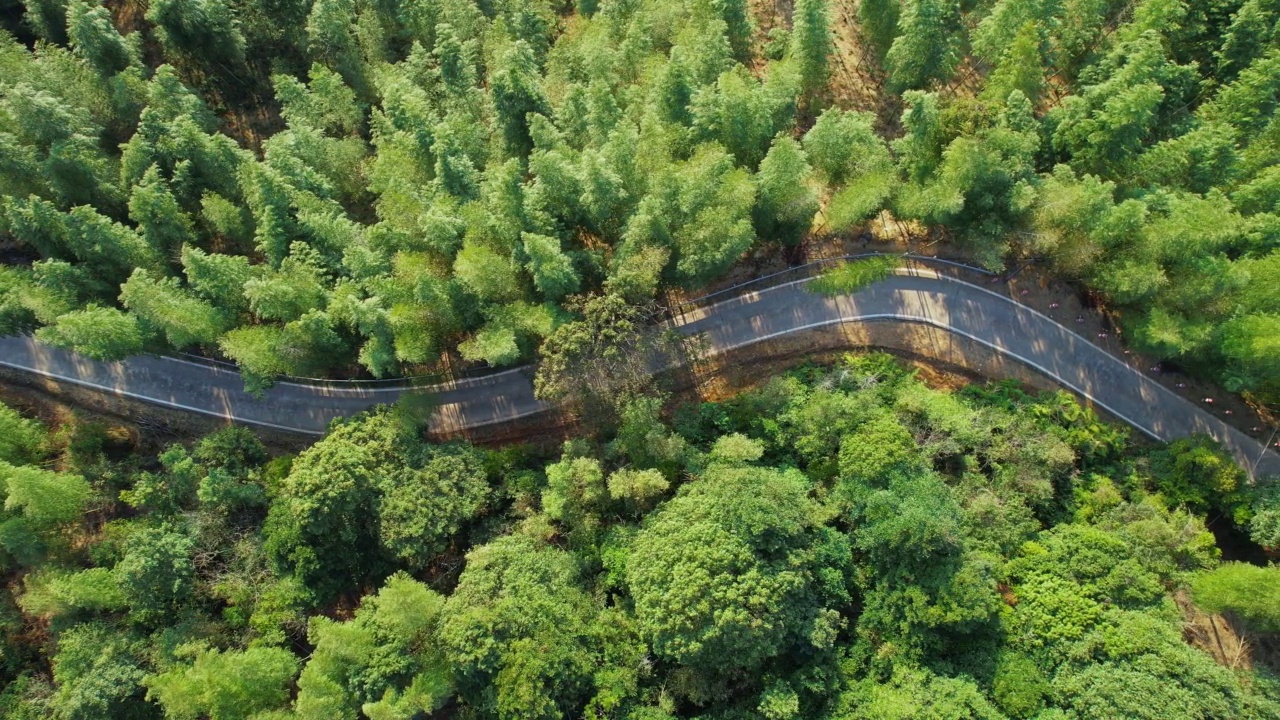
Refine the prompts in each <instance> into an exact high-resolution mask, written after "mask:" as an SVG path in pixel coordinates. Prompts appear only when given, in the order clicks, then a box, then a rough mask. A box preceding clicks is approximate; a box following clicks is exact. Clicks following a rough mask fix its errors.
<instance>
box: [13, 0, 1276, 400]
mask: <svg viewBox="0 0 1280 720" xmlns="http://www.w3.org/2000/svg"><path fill="white" fill-rule="evenodd" d="M11 4H13V3H11ZM828 5H829V3H828V2H827V0H799V1H797V2H796V3H794V5H793V7H791V11H790V13H789V14H788V15H787V16H786V17H783V18H781V20H782V22H783V26H781V27H775V28H774V31H772V32H771V33H770V34H769V35H768V37H767V38H766V37H764V35H763V34H762V33H759V32H758V31H757V29H756V25H757V23H756V22H755V18H753V16H752V11H751V10H750V9H749V8H748V3H746V2H743V1H742V0H696V1H695V2H689V3H681V2H674V1H672V0H590V1H587V0H582V1H580V2H576V3H570V2H568V1H567V0H502V1H501V2H479V1H477V0H441V1H440V2H430V3H417V2H409V1H407V0H405V1H403V2H401V1H400V0H388V1H387V2H381V3H363V2H355V3H352V2H340V1H338V0H201V1H200V2H188V3H177V2H159V1H158V0H157V2H155V3H153V4H151V5H150V6H148V7H147V8H146V10H145V14H142V13H141V12H132V11H126V10H123V9H122V8H120V7H116V6H114V5H113V6H110V7H102V6H99V5H97V4H95V3H94V2H89V1H88V0H77V1H76V2H72V3H66V2H62V1H61V0H26V1H25V2H24V3H22V6H21V7H22V8H25V12H24V13H23V14H22V18H21V22H10V23H8V25H7V26H6V27H8V30H9V32H11V33H14V35H13V36H12V37H10V36H9V35H6V34H2V33H3V31H2V30H0V74H2V76H3V80H0V170H2V171H3V172H0V196H3V197H2V198H0V243H10V242H11V243H14V244H15V245H16V246H17V247H18V248H21V249H22V251H23V252H24V253H29V255H30V256H31V257H38V258H39V259H38V260H36V261H35V262H33V263H32V264H30V265H28V266H23V265H0V331H4V332H13V331H29V330H33V329H37V328H38V329H39V330H38V336H39V337H40V338H41V339H42V340H44V341H45V342H49V343H52V344H56V345H60V346H64V347H70V348H73V349H75V350H77V351H79V352H82V353H84V354H87V355H90V356H92V357H97V358H117V357H122V356H125V355H128V354H132V353H137V352H140V351H144V350H148V349H162V348H174V349H184V348H185V349H198V350H199V351H202V352H206V353H211V354H220V355H222V356H224V357H227V358H230V359H232V360H235V361H236V362H237V363H239V364H240V365H241V367H242V368H244V369H245V370H246V372H247V376H248V380H249V384H250V386H251V387H255V388H256V387H260V386H262V385H263V384H265V383H268V382H269V381H270V380H271V378H272V377H274V376H276V375H279V374H294V375H319V374H326V373H352V372H368V373H372V374H373V375H375V376H384V375H392V374H396V373H400V372H403V371H405V370H406V369H409V368H411V367H417V366H432V365H435V364H437V363H439V362H440V361H441V357H442V354H444V353H450V352H454V351H456V355H458V356H460V358H458V357H455V358H454V359H455V360H457V359H461V360H464V361H466V362H471V363H481V362H484V363H487V364H490V365H508V364H512V363H515V362H518V361H521V360H526V359H530V358H533V357H534V356H535V355H536V352H537V350H538V348H539V346H540V345H541V344H542V343H543V341H544V340H546V339H547V338H549V337H550V336H551V335H552V333H553V332H554V331H555V329H556V327H557V326H559V325H560V324H562V323H565V322H567V321H570V320H572V319H573V318H574V316H575V313H576V311H575V308H581V307H582V306H583V305H582V302H580V301H578V300H575V299H574V298H575V296H576V295H578V294H599V293H608V294H613V295H617V296H619V297H622V298H625V299H626V300H627V301H628V302H632V303H645V302H647V301H649V300H651V299H652V298H653V297H654V295H655V293H657V292H658V291H659V290H660V289H661V288H662V287H663V286H682V287H689V288H692V287H697V286H700V285H703V284H706V283H708V282H710V281H712V280H714V279H715V278H717V277H718V276H720V275H722V274H723V273H724V272H726V271H727V270H728V269H729V268H730V267H731V266H732V265H733V264H734V263H735V262H736V261H737V260H739V258H741V257H742V256H743V255H744V253H748V252H755V253H757V254H759V255H767V254H769V253H774V252H779V251H783V250H786V249H787V248H789V247H792V246H795V245H797V244H799V243H802V242H804V241H805V240H807V239H809V238H810V237H813V236H814V235H815V234H816V235H819V236H821V235H828V234H841V233H845V232H847V231H850V230H853V229H855V228H857V227H858V226H859V225H861V224H862V223H864V222H866V221H867V220H869V219H871V218H872V217H874V216H876V215H877V214H878V213H879V212H880V211H882V210H889V211H890V212H891V213H892V215H893V216H894V217H897V218H899V219H905V220H915V221H919V222H921V223H924V224H925V225H926V226H928V227H930V228H934V229H938V230H940V231H942V232H941V235H942V236H944V237H946V238H949V239H951V240H953V241H954V242H955V244H956V249H955V250H954V252H959V253H962V254H965V255H967V256H968V257H970V258H973V259H975V260H977V261H978V262H981V263H983V264H985V265H988V266H991V267H998V266H1001V265H1004V264H1006V263H1008V262H1010V261H1011V260H1013V259H1015V258H1021V257H1023V256H1027V255H1033V256H1036V257H1040V258H1044V259H1047V260H1048V261H1049V264H1051V265H1052V266H1053V267H1054V268H1055V271H1056V272H1058V273H1059V274H1061V275H1062V276H1064V277H1067V278H1070V279H1073V280H1077V281H1080V282H1082V283H1083V284H1084V285H1086V286H1087V287H1088V288H1089V289H1091V290H1092V291H1094V292H1096V293H1097V294H1098V295H1099V296H1100V297H1102V298H1104V299H1105V300H1106V302H1107V304H1108V305H1109V306H1110V307H1111V308H1114V309H1115V310H1118V311H1120V313H1121V317H1122V319H1123V321H1124V325H1125V329H1126V338H1127V340H1128V341H1129V342H1130V343H1131V344H1133V345H1136V346H1137V347H1139V348H1141V349H1142V350H1144V351H1147V352H1149V353H1151V354H1153V355H1155V356H1158V357H1160V358H1162V359H1175V360H1177V361H1179V362H1181V363H1183V364H1184V365H1186V366H1188V367H1191V368H1195V369H1199V370H1200V371H1202V372H1204V373H1205V374H1207V375H1211V376H1213V377H1214V378H1215V379H1217V380H1218V381H1220V382H1222V383H1224V384H1225V385H1226V386H1227V387H1228V388H1229V389H1231V390H1244V391H1250V392H1253V393H1255V394H1257V396H1258V397H1260V398H1261V399H1262V400H1263V401H1264V402H1272V401H1275V400H1276V399H1277V398H1280V366H1278V365H1277V360H1276V358H1277V357H1280V352H1277V340H1276V338H1277V337H1280V319H1278V318H1280V298H1277V297H1276V296H1275V294H1274V290H1268V289H1267V288H1275V287H1280V284H1278V283H1276V282H1274V279H1273V276H1274V275H1275V274H1276V271H1275V265H1276V260H1275V257H1274V249H1275V248H1276V247H1277V245H1280V172H1278V171H1277V169H1276V168H1277V165H1280V119H1278V116H1277V115H1276V108H1277V107H1278V106H1280V94H1278V93H1280V80H1277V78H1280V31H1278V30H1277V20H1278V19H1280V9H1278V8H1277V7H1276V5H1275V3H1274V2H1272V1H1271V0H1207V1H1206V2H1193V1H1192V0H1127V1H1125V2H1121V1H1120V0H1079V1H1072V2H1060V1H1056V0H977V1H966V2H959V0H863V2H860V3H857V6H858V9H857V24H858V27H857V28H846V29H845V30H846V32H845V33H844V34H845V35H849V34H855V35H856V36H857V37H859V38H860V42H861V43H862V44H863V45H864V46H865V48H866V49H867V51H868V53H867V54H868V56H869V57H870V58H872V61H873V62H878V63H880V64H881V65H882V69H883V71H884V73H883V79H884V87H883V88H881V89H879V91H883V92H886V93H889V94H898V95H900V98H899V99H900V100H901V102H900V103H892V102H891V103H889V104H888V105H887V107H893V108H901V116H900V117H898V118H893V117H886V116H884V115H883V112H882V114H881V116H880V117H876V116H874V115H872V114H871V113H869V112H859V110H865V109H867V108H863V107H854V108H850V107H840V106H839V105H840V103H839V102H837V101H836V100H835V98H840V97H848V96H849V93H844V92H840V90H841V89H842V88H841V87H840V84H841V83H849V82H852V81H853V79H852V78H850V77H848V76H847V75H838V74H836V73H833V67H834V63H833V58H834V55H835V53H836V45H835V43H834V41H833V35H832V30H835V29H837V25H836V22H837V20H839V21H844V20H847V19H848V15H846V14H844V13H837V12H835V11H834V10H833V9H831V8H829V7H828ZM18 9H19V6H16V5H15V9H13V10H11V11H10V13H11V14H13V15H14V17H15V18H16V17H17V14H18ZM837 16H838V17H837ZM770 24H774V23H772V22H771V23H770ZM842 52H843V51H842ZM843 89H848V88H843ZM855 94H856V93H855ZM863 94H865V93H863ZM841 102H843V101H841ZM880 110H883V108H880ZM277 111H278V115H277ZM882 134H886V135H890V136H892V137H895V138H896V139H895V140H893V141H892V143H886V141H885V140H884V139H882V137H881V135H882ZM788 257H793V255H788Z"/></svg>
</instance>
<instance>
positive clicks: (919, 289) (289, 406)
mask: <svg viewBox="0 0 1280 720" xmlns="http://www.w3.org/2000/svg"><path fill="white" fill-rule="evenodd" d="M807 283H808V280H797V281H794V282H790V283H786V284H782V285H778V286H775V287H770V288H767V289H764V290H760V291H758V292H750V293H746V294H743V295H739V296H737V297H734V298H732V299H729V300H725V301H723V302H719V303H716V304H714V305H709V306H707V307H702V308H698V309H696V310H693V311H689V312H686V313H685V314H683V315H682V316H681V317H680V318H678V319H676V320H674V321H672V325H673V326H674V328H675V329H676V330H677V331H679V332H680V333H682V334H684V335H696V334H702V335H703V337H704V338H705V343H704V347H705V350H704V351H705V352H706V353H707V354H709V355H715V354H719V353H724V352H727V351H729V350H733V349H734V348H738V347H742V346H745V345H750V344H752V343H757V342H761V341H764V340H768V339H771V338H776V337H780V336H784V335H787V334H790V333H798V332H802V331H804V330H809V329H813V328H820V327H825V326H830V325H837V324H841V323H859V322H877V321H891V322H908V323H920V324H924V325H927V326H932V327H934V328H938V329H941V330H945V331H947V332H950V333H954V334H956V335H958V336H961V337H964V338H968V339H969V340H971V341H974V342H977V343H979V344H981V345H983V346H985V347H988V348H990V349H992V350H994V351H995V352H997V353H1000V354H1002V355H1004V356H1007V357H1010V358H1013V359H1015V360H1017V361H1019V362H1021V363H1023V364H1025V365H1027V366H1029V367H1031V368H1033V369H1035V370H1037V371H1039V372H1040V373H1042V374H1044V375H1046V376H1048V377H1049V378H1051V379H1053V380H1054V381H1056V382H1057V383H1059V384H1061V385H1062V386H1063V387H1065V388H1067V389H1069V390H1071V391H1073V392H1075V393H1076V394H1077V395H1079V396H1081V397H1083V398H1085V399H1087V400H1089V401H1090V402H1092V403H1093V404H1094V405H1096V406H1098V407H1100V408H1103V409H1105V410H1106V411H1108V412H1110V413H1111V414H1112V415H1114V416H1116V417H1117V418H1120V419H1121V420H1124V421H1125V422H1127V423H1129V424H1130V425H1132V426H1133V427H1135V428H1137V429H1138V430H1140V431H1142V432H1143V433H1145V434H1147V435H1149V436H1150V437H1152V438H1155V439H1157V440H1173V439H1176V438H1179V437H1185V436H1187V435H1190V434H1192V433H1204V434H1207V435H1210V436H1212V437H1214V438H1215V439H1217V440H1218V441H1219V442H1221V443H1222V444H1223V446H1224V447H1226V448H1227V449H1228V450H1229V451H1230V452H1231V453H1232V454H1233V455H1234V456H1235V457H1236V459H1237V460H1238V461H1239V462H1240V464H1241V465H1242V466H1243V467H1245V468H1246V469H1247V470H1249V471H1250V474H1251V475H1252V476H1254V477H1263V476H1267V475H1280V454H1277V453H1275V452H1274V451H1272V450H1270V449H1267V448H1265V447H1264V446H1263V445H1262V444H1261V443H1259V442H1258V441H1257V440H1255V439H1253V438H1251V437H1249V436H1248V435H1245V434H1244V433H1242V432H1240V431H1238V430H1236V429H1235V428H1233V427H1231V426H1229V425H1227V424H1226V423H1223V422H1222V421H1220V420H1218V419H1217V418H1215V417H1213V416H1212V415H1210V414H1209V413H1206V412H1204V411H1203V410H1201V409H1200V408H1199V407H1196V405H1195V404H1194V403H1191V402H1189V401H1187V400H1186V399H1184V398H1182V397H1180V396H1178V395H1176V394H1174V393H1173V392H1171V391H1170V390H1168V389H1167V388H1165V387H1164V386H1162V385H1160V384H1159V383H1157V382H1155V381H1154V380H1152V379H1150V378H1148V377H1146V376H1144V375H1143V374H1142V373H1141V372H1139V371H1137V370H1135V369H1134V368H1132V367H1131V366H1129V365H1128V364H1126V363H1124V362H1123V361H1121V360H1119V359H1118V358H1116V357H1114V356H1112V355H1111V354H1109V353H1107V352H1106V351H1105V350H1103V349H1101V348H1099V347H1097V346H1096V345H1093V344H1092V343H1090V342H1089V341H1087V340H1085V339H1084V338H1082V337H1080V336H1079V335H1077V334H1076V333H1074V332H1072V331H1071V330H1068V329H1067V328H1066V327H1064V326H1062V325H1060V324H1058V323H1057V322H1055V321H1054V320H1053V319H1051V318H1049V317H1047V316H1045V315H1043V314H1041V313H1039V312H1037V311H1035V310H1033V309H1031V308H1028V307H1026V306H1024V305H1021V304H1019V303H1017V302H1014V301H1013V300H1011V299H1009V298H1007V297H1005V296H1003V295H999V294H997V293H994V292H991V291H990V290H987V289H985V288H982V287H979V286H977V285H974V284H971V283H968V282H965V281H963V280H959V279H957V278H954V277H949V276H944V275H939V274H937V273H934V272H932V271H928V270H920V269H902V270H900V271H899V272H898V274H897V275H895V276H893V277H890V278H888V279H886V280H884V281H882V282H879V283H876V284H874V285H871V286H869V287H867V288H864V289H862V290H860V291H858V292H856V293H853V294H850V295H844V296H840V297H835V298H826V297H822V296H819V295H816V294H814V293H811V292H809V291H808V290H807V288H806V285H807ZM922 354H927V353H922ZM0 365H3V366H7V367H10V368H15V369H18V370H23V371H28V372H32V373H37V374H40V375H44V376H46V377H50V378H54V379H57V380H59V381H62V382H67V383H73V384H76V385H82V386H85V387H89V388H94V389H97V390H103V391H106V392H111V393H115V394H117V395H121V396H125V397H130V398H135V399H138V400H143V401H146V402H151V403H156V404H159V405H164V406H168V407H171V408H177V409H180V410H188V411H192V412H198V413H204V414H207V415H214V416H218V417H223V418H227V419H229V420H235V421H238V422H243V423H249V424H253V425H259V426H264V427H270V428H276V429H281V430H288V431H293V432H300V433H309V434H315V435H319V434H322V433H323V432H324V430H325V428H326V427H327V426H328V424H329V422H330V421H331V420H333V419H334V418H337V417H344V416H348V415H352V414H354V413H356V412H359V411H361V410H364V409H367V408H369V407H371V406H373V405H377V404H383V403H390V402H394V401H395V400H396V399H397V398H398V397H399V396H400V395H401V394H402V393H404V392H405V391H406V390H407V389H409V387H410V384H409V383H407V382H406V383H402V384H396V385H389V386H355V385H336V384H324V383H315V384H310V383H299V382H280V383H277V384H276V385H275V386H274V387H273V388H271V389H270V390H268V391H267V392H266V394H265V396H263V397H262V398H261V399H258V398H254V397H253V396H252V395H250V394H248V393H246V392H245V391H244V387H243V383H242V382H241V379H240V375H239V374H238V373H237V372H235V371H234V370H232V369H229V368H218V367H212V366H209V365H205V364H200V363H193V362H189V361H186V360H181V359H177V358H170V357H156V356H139V357H133V358H129V359H127V360H125V361H122V362H116V363H103V362H97V361H94V360H89V359H87V358H84V357H80V356H78V355H75V354H72V353H69V352H66V351H63V350H59V349H56V348H51V347H47V346H44V345H40V344H39V343H36V342H35V341H34V340H33V339H31V338H29V337H4V338H0ZM417 389H418V390H420V391H425V392H429V393H431V394H433V396H434V397H435V399H436V400H437V401H438V402H439V407H438V408H437V410H436V412H435V415H434V416H433V417H432V419H431V426H432V428H433V429H436V430H463V429H469V428H476V427H481V426H485V425H492V424H495V423H502V422H506V421H510V420H515V419H517V418H524V417H528V416H530V415H535V414H537V413H540V412H544V411H546V410H548V409H549V408H548V406H547V405H546V404H545V403H542V402H541V401H539V400H538V399H537V398H535V397H534V395H533V383H532V371H531V370H530V368H527V367H525V368H516V369H514V370H509V371H506V372H501V373H497V374H493V375H488V376H484V377H477V378H469V379H464V380H458V381H454V382H448V383H443V384H439V385H432V386H425V387H421V388H417Z"/></svg>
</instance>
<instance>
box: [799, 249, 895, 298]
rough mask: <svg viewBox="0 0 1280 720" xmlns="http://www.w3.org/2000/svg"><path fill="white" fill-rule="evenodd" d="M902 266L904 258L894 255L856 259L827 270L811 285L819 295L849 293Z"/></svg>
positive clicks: (885, 276) (829, 295) (890, 273)
mask: <svg viewBox="0 0 1280 720" xmlns="http://www.w3.org/2000/svg"><path fill="white" fill-rule="evenodd" d="M901 266H902V258H899V257H897V256H893V255H885V256H882V257H873V258H867V259H865V260H854V261H853V262H848V263H845V264H844V265H841V266H839V267H836V268H833V269H831V270H827V271H826V272H824V273H822V275H820V276H818V277H817V278H816V279H814V281H813V282H812V283H810V284H809V287H810V288H811V289H812V290H813V291H814V292H816V293H818V294H819V295H826V296H827V297H833V296H835V295H848V294H849V293H851V292H856V291H858V290H861V289H862V288H864V287H866V286H868V285H870V284H872V283H876V282H880V281H881V280H884V279H885V278H887V277H889V276H890V275H892V274H893V271H894V270H896V269H898V268H899V267H901Z"/></svg>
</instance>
